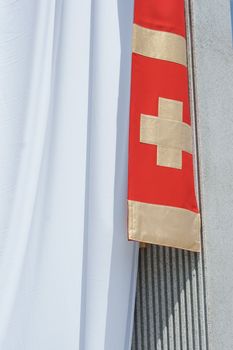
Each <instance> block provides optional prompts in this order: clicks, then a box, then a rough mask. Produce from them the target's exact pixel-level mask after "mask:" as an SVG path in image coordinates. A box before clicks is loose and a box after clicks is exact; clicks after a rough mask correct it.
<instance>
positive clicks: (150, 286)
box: [132, 246, 208, 350]
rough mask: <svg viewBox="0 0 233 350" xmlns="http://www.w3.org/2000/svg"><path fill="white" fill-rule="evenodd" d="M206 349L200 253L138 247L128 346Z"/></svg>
mask: <svg viewBox="0 0 233 350" xmlns="http://www.w3.org/2000/svg"><path fill="white" fill-rule="evenodd" d="M186 349H187V350H207V349H208V336H207V317H206V301H205V285H204V278H203V265H202V258H201V256H200V255H198V254H196V253H192V252H186V251H182V250H178V249H172V248H164V247H156V246H148V247H147V248H145V249H141V250H140V255H139V272H138V284H137V297H136V307H135V323H134V332H133V343H132V350H186Z"/></svg>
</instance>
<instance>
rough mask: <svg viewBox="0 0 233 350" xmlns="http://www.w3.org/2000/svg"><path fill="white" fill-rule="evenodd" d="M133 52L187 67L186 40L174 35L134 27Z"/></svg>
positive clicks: (136, 25) (137, 26)
mask: <svg viewBox="0 0 233 350" xmlns="http://www.w3.org/2000/svg"><path fill="white" fill-rule="evenodd" d="M133 52H134V53H137V54H140V55H143V56H146V57H151V58H157V59H160V60H165V61H170V62H175V63H179V64H182V65H184V66H187V58H186V40H185V38H184V37H183V36H181V35H177V34H174V33H169V32H164V31H160V30H153V29H148V28H145V27H142V26H140V25H138V24H134V25H133Z"/></svg>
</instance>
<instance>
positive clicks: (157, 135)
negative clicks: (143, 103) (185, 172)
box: [140, 97, 192, 169]
mask: <svg viewBox="0 0 233 350" xmlns="http://www.w3.org/2000/svg"><path fill="white" fill-rule="evenodd" d="M158 107H159V108H158V116H157V117H156V116H153V115H145V114H141V120H140V142H142V143H147V144H150V145H156V146H157V165H160V166H165V167H170V168H176V169H182V151H186V152H188V153H192V130H191V127H190V125H188V124H187V123H184V122H183V121H182V120H183V102H181V101H177V100H171V99H167V98H163V97H159V105H158Z"/></svg>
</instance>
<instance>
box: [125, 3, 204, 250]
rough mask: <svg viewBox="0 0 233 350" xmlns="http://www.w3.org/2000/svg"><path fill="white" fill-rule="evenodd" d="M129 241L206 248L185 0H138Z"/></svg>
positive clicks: (132, 83)
mask: <svg viewBox="0 0 233 350" xmlns="http://www.w3.org/2000/svg"><path fill="white" fill-rule="evenodd" d="M128 225H129V227H128V232H129V239H130V240H136V241H140V242H145V243H152V244H160V245H164V246H171V247H177V248H182V249H188V250H193V251H199V250H200V215H199V213H198V206H197V201H196V196H195V189H194V169H193V146H192V129H191V120H190V107H189V91H188V70H187V59H186V32H185V9H184V0H156V1H154V0H135V13H134V25H133V53H132V80H131V104H130V132H129V179H128Z"/></svg>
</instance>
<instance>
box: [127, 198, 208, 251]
mask: <svg viewBox="0 0 233 350" xmlns="http://www.w3.org/2000/svg"><path fill="white" fill-rule="evenodd" d="M128 215H129V220H128V232H129V239H130V240H135V241H139V242H144V243H150V244H158V245H162V246H167V247H174V248H180V249H186V250H191V251H195V252H199V251H200V249H201V244H200V214H199V213H195V212H192V211H190V210H186V209H182V208H176V207H170V206H164V205H157V204H148V203H142V202H136V201H131V200H129V201H128Z"/></svg>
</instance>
